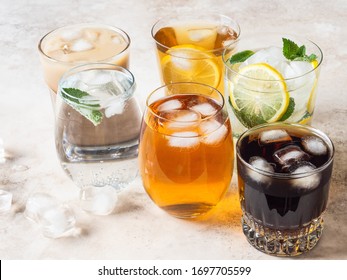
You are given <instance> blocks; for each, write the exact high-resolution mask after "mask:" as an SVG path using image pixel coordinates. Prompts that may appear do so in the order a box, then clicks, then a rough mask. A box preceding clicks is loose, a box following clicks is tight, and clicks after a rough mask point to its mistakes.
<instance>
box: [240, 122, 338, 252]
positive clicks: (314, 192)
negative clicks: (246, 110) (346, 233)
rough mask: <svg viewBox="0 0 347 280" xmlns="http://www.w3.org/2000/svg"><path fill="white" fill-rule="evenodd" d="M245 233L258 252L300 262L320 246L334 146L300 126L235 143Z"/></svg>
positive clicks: (252, 133)
mask: <svg viewBox="0 0 347 280" xmlns="http://www.w3.org/2000/svg"><path fill="white" fill-rule="evenodd" d="M236 153H237V172H238V187H239V193H240V201H241V207H242V211H243V216H242V228H243V232H244V234H245V236H246V238H247V240H248V241H249V243H250V244H251V245H252V246H254V247H255V248H256V249H258V250H260V251H262V252H264V253H267V254H270V255H276V256H296V255H300V254H302V253H305V252H307V251H309V250H311V249H312V248H313V247H314V246H315V245H316V244H317V243H318V241H319V240H320V237H321V234H322V230H323V217H322V216H323V214H324V211H325V209H326V207H327V203H328V194H329V185H330V178H331V174H332V168H333V158H334V146H333V143H332V142H331V140H330V139H329V138H328V136H327V135H326V134H324V133H323V132H321V131H319V130H317V129H314V128H312V127H310V126H306V125H300V124H286V123H273V124H263V125H260V126H256V127H253V128H251V129H249V130H248V131H246V132H245V133H244V134H242V135H241V136H240V138H239V139H238V141H237V143H236Z"/></svg>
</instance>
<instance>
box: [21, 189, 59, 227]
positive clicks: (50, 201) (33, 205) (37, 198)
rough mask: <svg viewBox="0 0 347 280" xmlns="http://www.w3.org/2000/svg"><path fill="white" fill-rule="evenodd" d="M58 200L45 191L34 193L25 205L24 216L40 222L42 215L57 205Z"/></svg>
mask: <svg viewBox="0 0 347 280" xmlns="http://www.w3.org/2000/svg"><path fill="white" fill-rule="evenodd" d="M57 205H58V202H57V201H56V200H55V199H54V198H53V197H52V196H50V195H48V194H45V193H35V194H32V195H31V196H30V197H29V198H28V200H27V202H26V206H25V212H24V216H25V217H26V218H27V219H29V220H32V221H34V222H36V223H37V222H39V219H40V215H42V213H43V212H44V211H45V210H46V209H47V208H50V207H55V206H57Z"/></svg>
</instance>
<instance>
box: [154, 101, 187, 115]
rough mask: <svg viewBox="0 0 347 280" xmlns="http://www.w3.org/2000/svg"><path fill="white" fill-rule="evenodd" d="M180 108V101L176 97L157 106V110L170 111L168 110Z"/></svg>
mask: <svg viewBox="0 0 347 280" xmlns="http://www.w3.org/2000/svg"><path fill="white" fill-rule="evenodd" d="M181 108H182V103H181V101H179V100H177V99H173V100H169V101H165V102H163V103H162V104H160V105H159V106H158V111H160V112H163V111H170V110H177V109H181Z"/></svg>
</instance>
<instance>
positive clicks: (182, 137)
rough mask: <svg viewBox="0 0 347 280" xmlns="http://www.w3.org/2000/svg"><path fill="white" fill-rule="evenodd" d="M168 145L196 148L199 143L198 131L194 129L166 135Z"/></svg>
mask: <svg viewBox="0 0 347 280" xmlns="http://www.w3.org/2000/svg"><path fill="white" fill-rule="evenodd" d="M167 139H168V140H169V143H168V144H169V146H171V147H175V148H182V149H191V148H196V147H198V145H199V144H200V140H199V137H198V133H197V132H194V131H182V132H175V133H172V134H171V135H170V136H167Z"/></svg>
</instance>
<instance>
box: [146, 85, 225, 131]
mask: <svg viewBox="0 0 347 280" xmlns="http://www.w3.org/2000/svg"><path fill="white" fill-rule="evenodd" d="M179 85H197V86H202V87H208V88H210V89H211V92H212V91H215V92H217V94H218V95H219V96H220V97H221V100H222V102H221V103H220V105H221V106H220V108H218V110H216V112H215V113H214V114H213V115H210V116H208V117H207V118H204V119H203V120H197V121H173V120H170V119H167V118H165V117H163V116H159V115H158V114H156V113H155V112H154V111H153V110H152V108H150V107H149V106H150V104H149V99H150V98H151V97H152V96H153V94H155V93H156V92H159V91H160V90H161V89H163V88H168V87H170V86H179ZM192 94H194V95H201V96H205V95H204V94H200V93H192ZM183 95H189V94H186V93H181V94H179V93H178V94H176V93H175V94H172V95H168V96H183ZM163 99H164V98H159V99H157V100H155V102H157V101H158V100H163ZM212 99H213V100H216V99H215V98H212ZM151 104H152V103H151ZM224 106H225V100H224V97H223V95H222V93H221V92H220V91H219V90H218V89H216V88H214V87H211V86H209V85H206V84H203V83H196V82H176V83H169V84H165V85H162V86H160V87H158V88H156V89H155V90H153V91H152V92H151V93H150V94H149V95H148V97H147V99H146V109H148V110H149V111H150V112H151V114H152V115H153V116H155V117H157V118H158V119H162V120H165V121H168V122H173V123H185V124H187V123H199V122H204V121H207V120H209V119H210V118H212V117H214V116H216V115H217V114H218V113H220V112H221V111H222V110H223V108H224Z"/></svg>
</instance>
